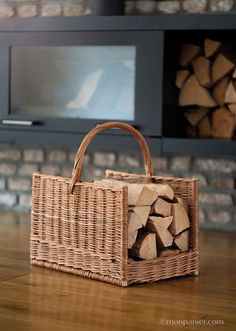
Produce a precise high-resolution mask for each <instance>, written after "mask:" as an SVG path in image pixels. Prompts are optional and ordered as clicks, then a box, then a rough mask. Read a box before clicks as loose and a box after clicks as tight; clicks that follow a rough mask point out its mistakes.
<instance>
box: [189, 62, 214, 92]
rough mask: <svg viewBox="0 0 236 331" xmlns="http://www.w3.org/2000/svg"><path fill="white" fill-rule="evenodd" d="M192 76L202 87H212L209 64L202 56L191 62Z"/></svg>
mask: <svg viewBox="0 0 236 331" xmlns="http://www.w3.org/2000/svg"><path fill="white" fill-rule="evenodd" d="M192 65H193V71H194V74H195V76H196V78H197V80H198V82H199V83H200V84H201V85H202V86H204V87H210V86H211V85H212V79H211V63H210V61H209V60H208V59H206V58H205V57H204V56H199V57H198V58H196V59H195V60H193V62H192Z"/></svg>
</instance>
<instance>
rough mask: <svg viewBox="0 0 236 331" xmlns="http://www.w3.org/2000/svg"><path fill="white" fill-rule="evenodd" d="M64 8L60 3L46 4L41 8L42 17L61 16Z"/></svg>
mask: <svg viewBox="0 0 236 331" xmlns="http://www.w3.org/2000/svg"><path fill="white" fill-rule="evenodd" d="M61 14H62V7H61V3H59V2H55V1H54V2H45V3H42V4H41V6H40V15H41V16H43V17H55V16H61Z"/></svg>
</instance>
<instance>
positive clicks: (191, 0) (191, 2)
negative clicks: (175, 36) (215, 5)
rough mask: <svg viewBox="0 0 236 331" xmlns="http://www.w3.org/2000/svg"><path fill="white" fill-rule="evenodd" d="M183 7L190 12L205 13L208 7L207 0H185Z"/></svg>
mask: <svg viewBox="0 0 236 331" xmlns="http://www.w3.org/2000/svg"><path fill="white" fill-rule="evenodd" d="M183 9H184V10H186V11H187V12H189V13H204V12H205V11H206V9H207V0H183Z"/></svg>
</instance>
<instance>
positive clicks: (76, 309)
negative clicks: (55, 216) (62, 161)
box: [0, 212, 236, 331]
mask: <svg viewBox="0 0 236 331" xmlns="http://www.w3.org/2000/svg"><path fill="white" fill-rule="evenodd" d="M29 230H30V229H29V215H25V214H13V213H6V212H1V213H0V330H7V331H41V330H43V331H54V330H56V331H65V330H71V331H75V330H76V331H77V330H83V331H101V330H109V331H110V330H114V331H121V330H131V331H132V330H135V331H152V330H153V331H154V330H155V331H156V330H174V331H175V330H180V329H181V330H182V327H180V326H178V325H176V326H168V325H166V321H167V320H223V321H224V325H223V326H215V327H212V326H209V327H208V326H206V325H192V326H186V327H185V328H184V329H185V330H194V331H195V330H211V329H212V330H213V329H214V330H232V331H233V330H235V325H236V317H235V309H236V300H235V299H236V291H235V288H236V254H235V253H236V240H235V234H234V233H224V232H216V231H203V230H201V231H200V234H201V236H200V238H201V245H200V247H201V260H200V262H201V272H200V275H199V276H198V277H182V278H174V279H170V280H164V281H159V282H156V283H153V284H142V285H134V286H130V287H128V288H121V287H118V286H115V285H111V284H107V283H102V282H99V281H95V280H90V279H87V278H82V277H77V276H73V275H69V274H63V273H61V272H56V271H53V270H48V269H44V268H40V267H30V264H29Z"/></svg>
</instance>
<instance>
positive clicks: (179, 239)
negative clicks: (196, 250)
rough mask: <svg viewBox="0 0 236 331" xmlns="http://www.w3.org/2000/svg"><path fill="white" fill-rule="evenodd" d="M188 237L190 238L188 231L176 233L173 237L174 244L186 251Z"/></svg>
mask: <svg viewBox="0 0 236 331" xmlns="http://www.w3.org/2000/svg"><path fill="white" fill-rule="evenodd" d="M189 238H190V231H189V230H186V231H183V232H181V233H180V234H178V235H177V236H176V237H175V239H174V243H175V245H176V246H177V247H178V248H179V249H180V250H181V252H186V251H188V249H189Z"/></svg>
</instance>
